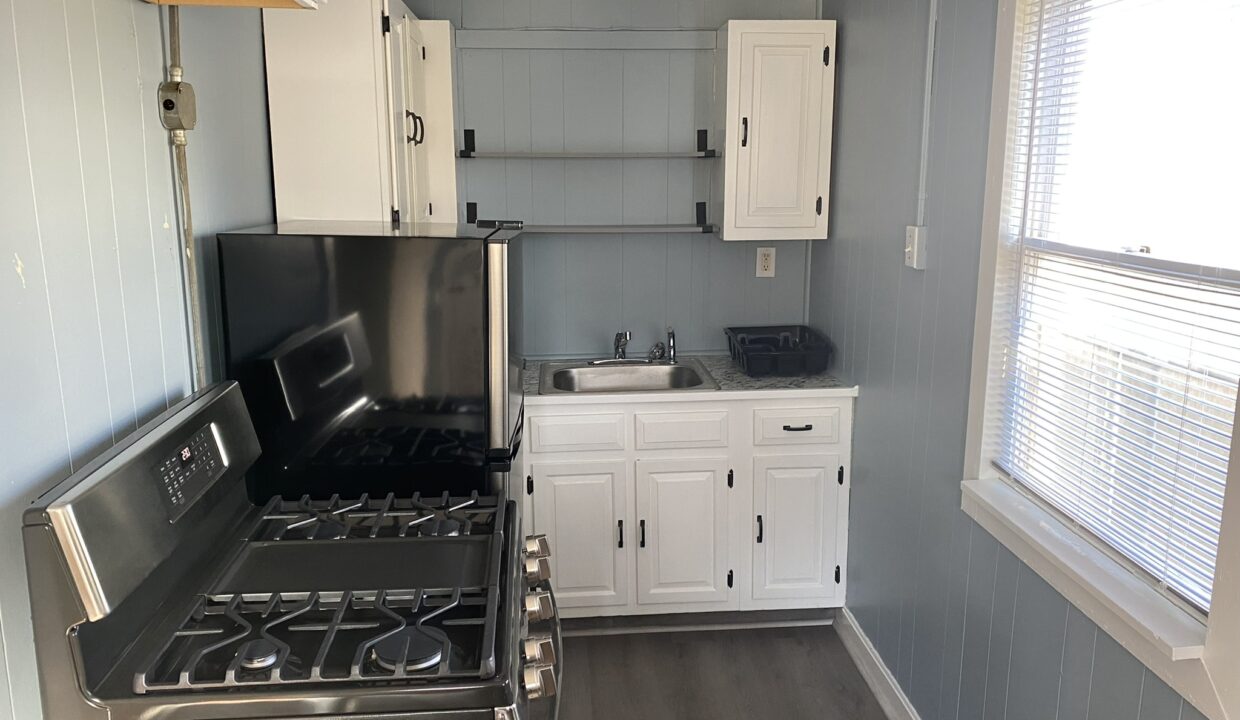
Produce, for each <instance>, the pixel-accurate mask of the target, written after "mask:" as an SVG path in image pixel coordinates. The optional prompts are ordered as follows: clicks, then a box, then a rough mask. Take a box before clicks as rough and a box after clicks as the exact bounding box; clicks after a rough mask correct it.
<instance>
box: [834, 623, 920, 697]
mask: <svg viewBox="0 0 1240 720" xmlns="http://www.w3.org/2000/svg"><path fill="white" fill-rule="evenodd" d="M835 632H836V633H838V634H839V636H840V640H841V641H842V642H843V643H844V649H845V650H847V651H848V654H849V655H850V656H852V659H853V662H854V663H856V664H857V669H858V670H860V671H861V677H863V678H865V683H866V685H869V686H870V690H871V691H872V692H873V693H874V696H875V697H876V698H878V704H879V706H880V707H881V708H882V709H883V712H884V713H885V714H886V715H887V717H888V718H890V720H921V716H920V715H918V714H917V710H916V708H914V707H913V703H911V702H909V699H908V696H907V695H905V694H904V691H903V690H901V689H900V684H899V683H897V682H896V678H895V676H894V675H892V674H891V671H890V670H888V669H887V664H886V663H884V662H883V659H882V658H881V657H880V656H879V654H878V650H876V649H874V643H872V642H870V638H869V637H867V636H866V634H865V631H863V630H862V629H861V626H860V625H858V624H857V618H855V617H853V614H852V611H850V610H849V609H848V608H846V607H845V608H840V609H839V611H838V612H837V614H836V616H835Z"/></svg>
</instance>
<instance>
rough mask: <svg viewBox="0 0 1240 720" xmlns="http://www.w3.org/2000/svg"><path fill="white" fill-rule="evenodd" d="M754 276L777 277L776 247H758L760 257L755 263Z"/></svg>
mask: <svg viewBox="0 0 1240 720" xmlns="http://www.w3.org/2000/svg"><path fill="white" fill-rule="evenodd" d="M754 276H755V277H760V278H773V277H775V248H773V247H760V248H758V258H757V261H756V262H755V264H754Z"/></svg>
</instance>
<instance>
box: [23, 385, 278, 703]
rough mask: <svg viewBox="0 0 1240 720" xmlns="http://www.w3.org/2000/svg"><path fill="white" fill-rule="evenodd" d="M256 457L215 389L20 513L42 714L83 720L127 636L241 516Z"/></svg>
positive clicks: (244, 420)
mask: <svg viewBox="0 0 1240 720" xmlns="http://www.w3.org/2000/svg"><path fill="white" fill-rule="evenodd" d="M258 454H259V447H258V442H257V439H256V438H255V435H254V430H253V427H252V426H251V424H250V418H249V414H248V413H247V411H246V407H245V402H244V400H243V399H242V397H241V391H240V389H239V388H238V386H237V384H236V383H234V382H228V383H221V384H218V385H214V386H211V387H209V388H206V389H204V390H201V391H199V392H198V393H195V394H194V395H192V396H191V397H188V398H186V399H184V400H182V401H181V402H179V403H177V404H176V405H174V406H173V407H172V408H171V409H169V410H168V411H167V412H165V413H163V414H161V415H160V416H159V417H156V418H155V419H154V420H152V421H150V422H149V423H147V424H146V425H144V426H142V427H141V428H139V429H138V430H137V431H136V432H134V433H132V434H131V435H130V436H129V437H127V438H126V439H124V440H122V441H121V442H120V443H118V444H117V445H116V446H115V447H113V448H112V449H111V450H109V451H107V452H105V453H104V454H103V455H101V456H100V457H99V458H97V459H96V460H95V461H93V462H91V463H90V464H89V465H87V466H86V467H84V468H82V469H81V470H80V471H78V472H76V473H74V474H73V475H72V476H71V477H69V478H68V479H66V480H65V481H63V482H61V483H60V484H58V485H56V486H55V487H54V488H52V489H51V490H49V491H48V492H47V493H45V494H44V495H43V496H42V497H40V498H39V499H38V500H36V501H35V502H34V504H33V505H32V506H31V507H30V508H29V509H28V510H27V511H26V512H25V514H24V515H23V518H22V522H23V527H22V534H23V539H24V544H25V550H26V565H27V572H28V575H29V584H30V595H31V607H32V611H33V620H34V632H35V652H36V659H37V662H38V665H39V683H40V687H41V690H42V695H43V699H44V708H45V711H46V712H45V716H46V717H49V718H82V717H94V715H93V714H92V712H93V711H91V710H90V708H89V706H88V705H86V704H85V703H84V700H83V697H82V695H81V694H79V693H77V692H73V691H70V690H67V689H69V688H82V689H83V690H84V691H85V692H87V693H90V692H92V691H93V689H95V688H97V687H99V685H100V684H101V683H103V681H104V679H105V678H106V676H107V674H108V672H110V671H111V669H112V668H114V667H115V666H116V663H117V660H118V659H119V658H120V657H121V655H122V654H123V653H124V652H125V651H126V648H127V647H128V646H129V645H130V643H131V642H132V639H133V636H134V633H135V629H136V628H141V627H143V626H144V624H146V623H149V622H150V618H152V617H154V616H156V615H158V614H159V612H160V609H161V605H162V604H163V603H165V602H166V601H167V599H168V598H169V597H173V596H175V595H176V590H177V589H178V588H181V587H183V586H184V584H185V583H187V582H193V578H194V575H195V573H200V572H201V569H202V567H203V566H204V565H206V564H209V563H211V562H214V561H216V560H218V559H219V558H221V557H223V556H225V555H229V554H231V553H232V552H235V550H236V549H238V548H239V547H240V540H241V539H240V538H237V540H238V544H237V545H235V546H232V547H227V546H221V539H222V538H227V537H229V532H230V530H231V529H233V528H235V527H237V526H238V525H239V524H240V523H242V522H243V521H244V520H245V518H246V516H247V515H248V514H252V513H253V509H254V508H253V506H252V505H251V504H250V503H249V501H248V498H247V496H246V493H245V484H244V482H243V476H244V473H245V472H246V470H247V469H249V467H250V466H251V465H252V464H253V462H254V460H255V458H256V457H258Z"/></svg>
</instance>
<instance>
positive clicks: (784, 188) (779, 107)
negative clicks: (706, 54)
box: [732, 31, 828, 237]
mask: <svg viewBox="0 0 1240 720" xmlns="http://www.w3.org/2000/svg"><path fill="white" fill-rule="evenodd" d="M827 43H828V37H827V35H826V34H824V33H822V32H758V31H746V32H742V33H741V37H740V41H739V48H740V53H741V58H740V79H739V97H738V99H739V112H740V118H739V120H738V122H739V133H738V134H737V138H738V139H737V142H738V144H739V146H738V147H736V148H734V150H735V152H736V154H737V170H736V173H737V174H736V184H735V196H734V197H733V198H732V199H733V201H734V203H735V208H736V214H735V220H734V222H735V225H736V227H738V228H783V229H793V228H796V229H803V230H805V235H803V236H802V237H816V236H817V233H815V232H814V231H816V230H817V229H818V226H819V225H820V224H822V227H823V229H824V230H825V227H826V226H825V221H824V220H823V218H824V217H825V215H824V214H823V213H825V208H823V207H820V206H819V204H818V198H819V196H820V195H823V194H825V192H826V191H825V189H820V188H819V179H820V172H819V170H820V167H821V163H822V162H824V158H823V157H822V156H821V152H820V151H821V150H822V143H823V138H822V123H823V122H824V118H823V112H824V109H823V105H824V103H823V92H824V87H823V86H824V79H825V77H826V73H827V70H828V68H827V67H826V66H825V65H824V63H823V50H824V48H825V47H826V45H827ZM734 47H735V46H734ZM823 202H824V203H825V202H826V198H824V199H823Z"/></svg>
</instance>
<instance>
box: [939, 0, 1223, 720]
mask: <svg viewBox="0 0 1240 720" xmlns="http://www.w3.org/2000/svg"><path fill="white" fill-rule="evenodd" d="M1039 1H1041V0H1000V2H999V12H998V24H997V29H996V35H995V58H994V74H993V80H992V88H991V111H990V130H989V140H988V146H987V160H986V185H985V204H984V206H983V214H982V237H981V238H980V240H981V252H980V259H979V263H978V287H977V305H976V315H975V318H974V334H973V354H972V366H971V367H972V369H971V377H970V387H969V404H968V425H967V434H966V440H965V466H964V481H963V483H962V485H961V509H962V510H963V511H964V512H965V513H966V514H968V515H969V516H970V517H972V518H973V520H974V521H976V522H977V523H978V524H979V525H981V526H982V528H983V529H985V530H987V531H988V532H989V533H990V534H991V535H993V536H994V537H995V538H996V539H997V540H998V541H999V542H1000V543H1001V544H1003V545H1004V546H1005V547H1007V548H1008V549H1009V550H1011V551H1012V553H1013V554H1014V555H1015V556H1016V557H1018V558H1019V559H1020V560H1021V561H1022V562H1024V563H1025V564H1027V565H1028V566H1029V567H1030V568H1031V569H1033V570H1034V571H1035V572H1037V573H1038V574H1039V575H1041V576H1042V577H1043V578H1044V579H1045V580H1046V581H1047V582H1048V583H1049V584H1050V585H1051V586H1052V587H1054V588H1055V589H1056V590H1057V591H1058V592H1059V593H1060V594H1062V595H1063V596H1064V597H1065V598H1067V600H1068V601H1069V602H1071V603H1072V604H1073V605H1075V606H1077V607H1078V608H1079V609H1080V610H1081V611H1082V612H1083V613H1085V615H1086V616H1087V617H1089V618H1090V619H1091V620H1092V621H1094V623H1096V624H1097V625H1098V626H1099V627H1101V628H1102V629H1103V630H1104V631H1106V632H1107V633H1109V634H1110V635H1111V636H1112V637H1114V638H1115V639H1116V641H1118V642H1119V643H1120V644H1121V645H1122V646H1123V647H1124V648H1125V649H1127V650H1128V651H1129V652H1130V653H1132V654H1133V655H1134V656H1135V657H1136V658H1137V659H1138V660H1140V661H1141V662H1142V663H1143V664H1145V665H1146V666H1147V667H1148V668H1149V669H1150V670H1152V671H1153V672H1154V673H1155V674H1156V675H1158V677H1160V678H1161V679H1162V680H1163V681H1164V682H1166V683H1167V684H1168V685H1169V686H1170V687H1171V688H1172V689H1174V690H1175V691H1176V692H1178V693H1180V694H1181V695H1183V696H1184V697H1185V698H1186V699H1187V700H1188V701H1189V702H1190V703H1192V704H1193V705H1194V706H1195V707H1196V708H1197V709H1198V710H1199V711H1201V712H1202V713H1203V714H1204V715H1205V716H1206V717H1207V718H1210V720H1226V719H1227V718H1233V719H1240V432H1235V431H1233V433H1232V442H1231V452H1230V458H1229V462H1228V472H1227V490H1226V492H1225V493H1224V499H1223V522H1222V528H1221V532H1220V537H1219V547H1218V556H1217V562H1216V571H1215V577H1214V588H1213V591H1212V599H1211V608H1210V613H1209V614H1208V615H1206V616H1204V617H1203V616H1202V615H1201V614H1200V613H1199V612H1193V611H1192V610H1190V609H1188V608H1185V607H1184V606H1183V604H1181V603H1177V602H1175V601H1174V600H1173V599H1172V598H1170V597H1168V596H1167V595H1166V594H1165V593H1164V592H1163V591H1162V590H1161V589H1160V588H1158V587H1157V585H1156V583H1154V582H1153V580H1152V579H1151V577H1150V576H1149V575H1148V574H1144V573H1141V572H1139V571H1137V569H1136V566H1135V563H1132V562H1131V561H1129V560H1128V559H1127V558H1123V557H1122V556H1120V555H1119V554H1118V552H1117V551H1115V550H1114V549H1113V548H1111V547H1110V546H1109V545H1107V544H1106V543H1104V542H1103V541H1101V540H1100V539H1098V538H1097V537H1096V536H1095V535H1093V534H1092V533H1089V532H1088V531H1085V530H1083V529H1081V528H1079V527H1078V526H1077V525H1076V524H1075V523H1073V522H1072V521H1071V520H1069V519H1068V518H1067V516H1066V515H1064V514H1063V513H1061V512H1060V511H1058V510H1057V509H1055V508H1053V507H1051V506H1050V504H1049V503H1047V502H1046V501H1044V500H1042V499H1040V498H1037V497H1036V496H1035V495H1034V494H1033V493H1032V492H1031V491H1029V490H1028V489H1026V488H1025V487H1024V486H1022V485H1020V484H1019V483H1018V482H1016V481H1015V480H1013V479H1011V478H1010V477H1008V476H1007V475H1006V473H1004V472H1003V471H1002V470H1000V469H999V468H998V467H997V466H996V465H995V464H994V463H993V462H992V459H991V457H989V456H988V455H987V450H988V448H989V447H990V446H991V437H992V436H991V435H990V434H989V433H988V431H987V428H988V426H989V425H991V424H993V421H994V420H995V417H994V416H995V413H996V411H997V410H998V409H999V407H1000V405H999V403H998V402H996V401H1001V399H1002V392H1003V388H1002V382H1001V379H1000V377H999V376H998V375H997V374H996V372H995V369H994V368H991V367H990V360H991V358H992V357H993V356H994V353H993V350H994V343H996V342H1002V340H1003V337H1004V335H1005V333H1004V332H1003V329H1004V328H1005V327H1006V323H1007V322H1009V321H1010V320H1009V317H1010V316H1002V317H997V311H996V306H995V290H996V281H997V279H998V278H999V272H1000V269H1001V268H1003V267H1006V263H1007V262H1008V260H1007V258H1006V257H1005V253H1009V252H1011V249H1010V244H1009V243H1007V242H1006V238H1005V236H1004V233H1005V227H1006V220H1007V216H1006V215H1005V212H1006V203H1005V200H1006V198H1007V195H1008V193H1009V191H1010V184H1011V178H1010V177H1009V176H1008V171H1007V166H1008V158H1007V153H1008V147H1009V140H1010V131H1011V128H1012V127H1013V123H1014V120H1015V117H1016V113H1015V110H1016V107H1015V105H1014V104H1013V102H1012V101H1013V97H1012V95H1013V93H1012V90H1013V82H1014V80H1015V79H1016V78H1017V70H1016V56H1015V50H1016V43H1017V41H1018V30H1019V16H1020V11H1021V9H1022V8H1023V7H1025V6H1026V3H1029V2H1039ZM998 312H1000V313H1001V310H1000V311H998ZM996 322H998V323H999V324H997V325H996ZM1236 417H1237V418H1240V398H1238V401H1237V408H1236ZM1238 424H1240V423H1238Z"/></svg>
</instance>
